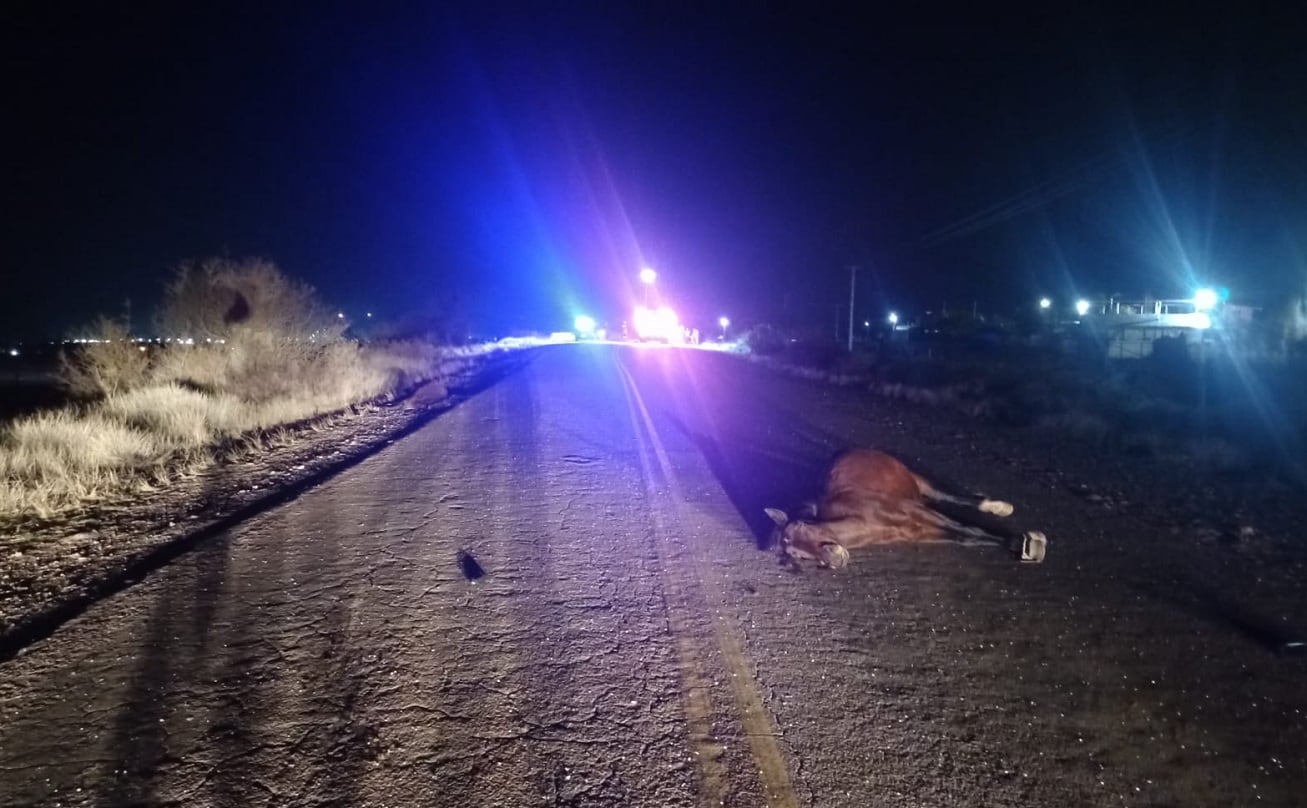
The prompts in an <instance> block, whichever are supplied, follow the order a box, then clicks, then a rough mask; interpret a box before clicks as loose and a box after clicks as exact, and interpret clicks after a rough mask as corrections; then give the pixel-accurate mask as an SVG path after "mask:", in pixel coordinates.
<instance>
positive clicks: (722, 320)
mask: <svg viewBox="0 0 1307 808" xmlns="http://www.w3.org/2000/svg"><path fill="white" fill-rule="evenodd" d="M730 324H731V318H730V317H719V318H717V325H719V326H721V327H722V339H726V328H727V326H729V325H730Z"/></svg>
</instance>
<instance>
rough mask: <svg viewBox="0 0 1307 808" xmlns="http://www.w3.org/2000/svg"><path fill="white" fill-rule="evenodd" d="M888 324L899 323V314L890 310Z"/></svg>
mask: <svg viewBox="0 0 1307 808" xmlns="http://www.w3.org/2000/svg"><path fill="white" fill-rule="evenodd" d="M889 324H890V325H898V324H899V315H898V313H897V312H890V313H889Z"/></svg>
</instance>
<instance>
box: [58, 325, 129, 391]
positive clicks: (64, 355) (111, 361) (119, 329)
mask: <svg viewBox="0 0 1307 808" xmlns="http://www.w3.org/2000/svg"><path fill="white" fill-rule="evenodd" d="M85 338H86V339H88V340H90V341H89V342H86V343H83V344H81V345H78V346H77V347H76V348H74V349H72V350H65V351H62V352H60V354H59V380H60V382H61V383H62V384H63V386H64V387H65V388H67V389H68V391H69V392H70V393H72V394H73V395H75V396H80V397H83V398H98V397H103V396H110V395H115V394H118V393H125V392H127V391H128V390H133V389H136V388H138V387H140V386H141V385H142V384H144V383H145V381H146V376H147V373H148V371H149V367H150V356H149V354H148V352H146V351H144V350H142V348H141V346H139V345H137V344H136V343H134V342H132V340H131V335H130V334H129V333H128V331H127V328H126V327H125V326H124V325H123V324H122V323H120V322H118V321H116V320H111V319H109V318H108V317H100V318H99V319H97V320H96V321H95V323H94V324H92V325H91V326H90V328H89V329H87V331H86V333H85Z"/></svg>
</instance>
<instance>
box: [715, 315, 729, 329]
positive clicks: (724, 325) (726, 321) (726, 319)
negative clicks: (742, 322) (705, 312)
mask: <svg viewBox="0 0 1307 808" xmlns="http://www.w3.org/2000/svg"><path fill="white" fill-rule="evenodd" d="M717 324H718V325H720V326H721V327H722V328H730V325H731V318H730V317H721V318H719V319H718V320H717Z"/></svg>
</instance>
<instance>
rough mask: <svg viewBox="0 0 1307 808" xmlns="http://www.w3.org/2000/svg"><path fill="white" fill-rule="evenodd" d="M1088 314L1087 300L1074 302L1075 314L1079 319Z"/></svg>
mask: <svg viewBox="0 0 1307 808" xmlns="http://www.w3.org/2000/svg"><path fill="white" fill-rule="evenodd" d="M1088 313H1089V301H1088V300H1077V301H1076V314H1079V315H1080V316H1081V317H1084V316H1085V315H1086V314H1088Z"/></svg>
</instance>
